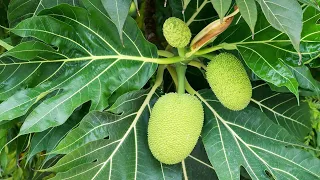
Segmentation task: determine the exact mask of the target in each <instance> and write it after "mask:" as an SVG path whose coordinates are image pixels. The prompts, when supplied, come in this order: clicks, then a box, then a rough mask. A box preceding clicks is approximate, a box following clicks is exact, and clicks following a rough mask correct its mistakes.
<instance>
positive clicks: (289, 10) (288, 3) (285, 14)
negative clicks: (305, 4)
mask: <svg viewBox="0 0 320 180" xmlns="http://www.w3.org/2000/svg"><path fill="white" fill-rule="evenodd" d="M257 1H258V3H259V4H260V6H261V8H262V11H263V13H264V15H265V16H266V18H267V20H268V21H269V22H270V24H271V25H272V26H273V27H274V28H276V29H278V30H279V31H282V32H284V33H286V34H287V35H288V36H289V38H290V40H291V42H292V44H293V47H294V48H295V50H296V51H298V52H300V47H299V45H300V37H301V36H300V34H301V31H302V9H301V7H300V4H299V3H298V1H292V0H281V1H278V0H257Z"/></svg>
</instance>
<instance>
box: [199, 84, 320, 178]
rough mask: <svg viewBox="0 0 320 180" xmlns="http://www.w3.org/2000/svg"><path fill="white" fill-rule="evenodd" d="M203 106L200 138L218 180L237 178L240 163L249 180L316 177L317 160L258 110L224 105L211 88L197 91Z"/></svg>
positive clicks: (317, 171)
mask: <svg viewBox="0 0 320 180" xmlns="http://www.w3.org/2000/svg"><path fill="white" fill-rule="evenodd" d="M197 95H198V97H199V98H200V99H201V100H202V102H203V105H204V109H205V124H204V127H203V133H202V138H203V142H204V146H205V149H206V151H207V154H208V157H209V159H210V162H211V163H212V165H213V167H214V169H215V171H216V173H217V175H218V177H219V179H220V180H224V179H226V180H230V179H239V176H240V166H243V167H244V168H245V169H246V170H247V172H248V173H249V175H250V176H251V178H252V179H269V178H270V177H269V176H268V175H267V173H268V174H269V175H272V176H273V178H274V179H319V178H320V170H319V168H318V167H319V166H320V160H319V159H317V158H315V157H314V156H312V155H311V154H310V153H309V152H306V151H304V150H302V149H300V148H296V147H297V146H298V147H299V146H300V147H301V146H303V145H302V144H301V143H299V142H297V140H296V139H295V137H293V136H291V135H290V134H289V133H288V132H287V131H286V130H285V129H284V128H283V127H281V126H279V125H276V124H275V123H273V122H272V121H271V120H270V119H268V118H267V116H265V115H264V114H263V113H262V112H261V111H260V110H259V109H257V108H254V107H250V106H248V107H247V108H246V109H244V110H242V111H230V110H228V109H226V108H225V107H223V106H222V105H221V103H220V102H219V101H218V100H217V99H216V98H215V97H214V94H213V93H212V91H211V90H203V91H201V92H200V93H197Z"/></svg>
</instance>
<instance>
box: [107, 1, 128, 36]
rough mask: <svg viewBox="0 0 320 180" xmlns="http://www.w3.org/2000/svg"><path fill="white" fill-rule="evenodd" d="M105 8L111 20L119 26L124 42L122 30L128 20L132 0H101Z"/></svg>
mask: <svg viewBox="0 0 320 180" xmlns="http://www.w3.org/2000/svg"><path fill="white" fill-rule="evenodd" d="M101 1H102V4H103V7H104V8H105V9H106V11H107V12H108V14H109V16H110V18H111V20H112V21H113V22H114V24H115V25H116V26H117V29H118V32H119V36H120V39H121V40H122V39H123V38H122V28H123V25H124V22H125V21H126V19H127V16H128V12H129V9H130V5H131V2H132V0H101Z"/></svg>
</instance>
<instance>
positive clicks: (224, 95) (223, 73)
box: [207, 53, 252, 111]
mask: <svg viewBox="0 0 320 180" xmlns="http://www.w3.org/2000/svg"><path fill="white" fill-rule="evenodd" d="M207 80H208V82H209V85H210V87H211V89H212V91H213V92H214V94H215V95H216V96H217V98H218V100H219V101H220V102H221V103H222V105H224V106H225V107H226V108H228V109H231V110H234V111H239V110H242V109H244V108H245V107H247V106H248V104H249V103H250V100H251V96H252V86H251V82H250V79H249V77H248V75H247V72H246V70H245V69H244V67H243V65H242V63H241V62H240V60H239V59H237V58H236V57H235V56H234V55H232V54H229V53H221V54H219V55H217V56H215V57H213V58H212V59H211V62H210V63H209V64H208V67H207Z"/></svg>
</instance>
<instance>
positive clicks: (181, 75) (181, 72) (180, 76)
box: [176, 63, 187, 94]
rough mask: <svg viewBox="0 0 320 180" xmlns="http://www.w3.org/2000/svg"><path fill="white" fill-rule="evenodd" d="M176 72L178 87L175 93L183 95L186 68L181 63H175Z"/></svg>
mask: <svg viewBox="0 0 320 180" xmlns="http://www.w3.org/2000/svg"><path fill="white" fill-rule="evenodd" d="M176 70H177V76H178V87H177V92H178V94H184V93H185V87H184V83H185V81H184V80H185V74H186V70H187V66H186V65H185V64H182V63H177V64H176Z"/></svg>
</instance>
